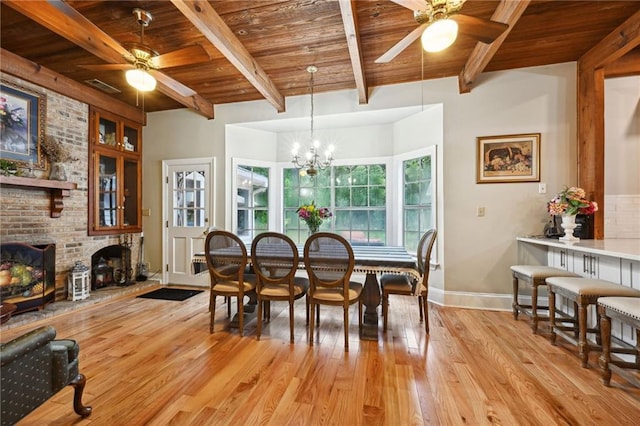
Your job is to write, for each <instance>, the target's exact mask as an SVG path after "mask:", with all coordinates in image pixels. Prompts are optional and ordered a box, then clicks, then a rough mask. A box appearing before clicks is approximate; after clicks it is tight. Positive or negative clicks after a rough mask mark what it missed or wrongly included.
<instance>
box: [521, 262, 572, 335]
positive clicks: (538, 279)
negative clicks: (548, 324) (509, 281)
mask: <svg viewBox="0 0 640 426" xmlns="http://www.w3.org/2000/svg"><path fill="white" fill-rule="evenodd" d="M511 274H512V275H513V303H512V306H513V319H514V320H517V319H518V314H519V313H522V314H523V315H526V316H527V317H529V318H531V330H532V331H533V333H534V334H535V333H536V332H537V331H538V322H539V321H549V317H548V316H540V315H538V310H547V309H548V308H547V307H546V306H538V287H539V286H546V285H547V284H546V282H545V279H547V278H549V277H579V276H580V275H577V274H574V273H573V272H569V271H567V270H564V269H560V268H554V267H551V266H536V265H513V266H511ZM520 282H523V283H525V284H527V285H528V286H529V287H531V304H530V305H524V304H521V303H520V302H519V301H518V291H519V287H520V286H519V283H520Z"/></svg>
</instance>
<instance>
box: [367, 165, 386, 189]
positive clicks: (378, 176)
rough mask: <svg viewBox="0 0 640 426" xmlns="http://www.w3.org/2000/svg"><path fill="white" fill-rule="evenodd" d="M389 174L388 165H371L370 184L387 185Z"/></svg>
mask: <svg viewBox="0 0 640 426" xmlns="http://www.w3.org/2000/svg"><path fill="white" fill-rule="evenodd" d="M386 183H387V174H386V167H385V166H384V165H382V164H374V165H373V166H370V167H369V184H370V185H382V186H384V185H386Z"/></svg>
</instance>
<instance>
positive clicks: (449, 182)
mask: <svg viewBox="0 0 640 426" xmlns="http://www.w3.org/2000/svg"><path fill="white" fill-rule="evenodd" d="M478 83H479V84H478V86H477V87H476V88H474V90H473V91H472V92H471V93H469V94H464V95H461V94H459V93H458V84H457V79H456V78H446V79H438V80H429V81H424V82H418V83H408V84H401V85H394V86H384V87H378V88H375V89H373V90H372V91H371V93H370V98H369V99H370V101H369V104H368V105H359V104H358V98H357V93H356V91H355V90H352V91H342V92H332V93H322V94H318V95H317V96H315V102H316V104H315V105H316V107H315V110H316V113H317V114H318V115H323V114H329V113H331V114H336V113H344V112H352V111H365V110H377V109H387V108H394V107H405V106H415V105H420V104H421V102H422V96H421V93H420V92H421V90H423V91H424V93H423V96H424V102H425V104H442V105H443V107H442V108H443V114H444V134H443V143H442V148H443V149H442V150H440V151H439V152H438V155H439V156H441V159H440V161H442V167H441V170H442V178H441V179H440V184H441V190H442V193H443V198H442V200H441V206H440V207H441V209H442V212H443V214H442V226H441V228H442V229H439V230H440V232H441V235H446V239H445V238H443V241H442V243H443V252H441V266H442V268H443V281H442V283H440V284H439V287H437V288H435V289H434V290H432V292H431V296H432V297H433V298H434V299H435V300H436V301H439V302H442V303H446V304H452V305H465V306H477V307H489V308H492V307H494V308H504V309H508V308H509V306H510V294H511V278H510V274H509V266H510V265H511V264H513V263H515V262H516V260H517V249H516V241H515V238H516V237H517V236H519V235H524V234H540V233H541V232H542V228H543V225H544V223H545V222H546V219H547V213H546V208H545V205H546V201H547V200H548V199H549V198H551V197H552V196H553V195H554V193H555V192H557V191H558V190H560V189H561V187H562V186H563V185H571V184H575V183H576V175H577V164H576V67H575V63H568V64H560V65H553V66H544V67H535V68H527V69H522V70H515V71H509V72H496V73H489V74H484V75H483V76H482V78H481V81H479V82H478ZM307 102H308V97H305V96H303V97H295V98H287V101H286V109H287V112H286V113H282V114H277V113H276V112H275V110H274V109H273V107H271V106H270V105H269V104H268V103H267V102H266V101H257V102H245V103H236V104H225V105H217V106H216V118H215V119H214V120H206V119H204V118H201V117H199V116H196V115H195V114H193V113H190V112H187V111H169V112H161V113H153V114H149V116H148V126H147V127H146V128H145V131H144V141H145V150H144V153H145V154H144V155H145V157H144V171H143V174H144V182H143V184H144V188H145V192H144V198H143V204H144V207H145V208H151V211H152V212H156V211H157V212H158V214H152V216H150V217H146V218H145V219H144V222H143V226H144V230H145V237H146V238H145V239H149V240H151V241H149V247H151V248H152V249H150V252H149V253H148V254H149V255H148V256H147V258H148V259H150V260H151V262H152V263H155V262H159V259H160V258H161V253H160V248H161V244H162V242H161V241H160V234H161V232H160V230H161V226H162V224H161V221H160V208H161V206H162V200H161V199H160V195H159V194H160V184H159V179H160V166H159V162H160V160H161V159H167V158H184V157H188V156H192V157H200V156H211V155H213V156H217V157H219V158H221V157H222V158H224V156H225V151H224V138H225V127H226V125H227V124H232V123H241V122H252V121H260V120H274V119H281V118H282V119H284V118H292V117H304V116H305V115H306V114H308V112H307V110H308V108H307V107H308V105H307ZM538 132H539V133H541V134H542V139H541V161H540V162H541V165H542V166H541V180H542V182H545V183H546V184H547V187H548V189H549V193H548V194H544V195H539V194H538V185H537V183H502V184H483V185H478V184H476V183H475V173H476V171H475V162H476V158H475V157H476V137H478V136H487V135H504V134H517V133H538ZM176 139H179V140H180V141H181V142H180V144H179V146H178V145H177V144H176ZM218 164H225V163H224V162H223V161H221V160H218ZM223 169H224V168H223V167H219V168H218V172H217V176H216V178H217V179H216V184H217V185H220V186H219V187H218V191H217V194H218V199H217V200H216V218H217V219H216V220H217V221H218V222H219V223H217V224H216V225H223V224H224V223H225V222H224V221H225V214H226V211H227V210H226V209H225V206H224V203H225V199H229V198H227V194H225V191H223V190H222V188H223V187H224V186H223V185H224V184H225V176H226V173H227V172H226V171H225V170H223ZM478 206H483V207H485V209H486V216H485V217H476V216H475V212H476V207H478Z"/></svg>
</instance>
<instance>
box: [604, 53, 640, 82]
mask: <svg viewBox="0 0 640 426" xmlns="http://www.w3.org/2000/svg"><path fill="white" fill-rule="evenodd" d="M630 75H640V49H635V50H633V51H631V52H629V53H627V54H626V55H624V56H623V57H622V58H620V59H618V60H617V61H615V62H613V63H611V64H608V65H605V67H604V76H605V78H613V77H627V76H630Z"/></svg>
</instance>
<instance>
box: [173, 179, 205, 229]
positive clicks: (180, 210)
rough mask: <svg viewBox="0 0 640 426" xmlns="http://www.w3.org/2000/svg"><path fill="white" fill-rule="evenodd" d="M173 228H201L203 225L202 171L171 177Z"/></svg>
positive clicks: (203, 191)
mask: <svg viewBox="0 0 640 426" xmlns="http://www.w3.org/2000/svg"><path fill="white" fill-rule="evenodd" d="M172 192H173V220H172V222H173V226H182V227H203V226H205V225H206V223H205V203H206V202H207V200H206V197H205V182H204V171H196V172H191V171H180V172H175V173H174V175H173V190H172Z"/></svg>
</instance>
